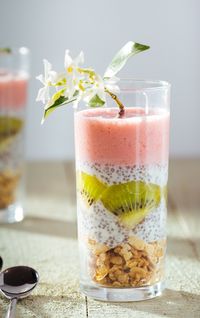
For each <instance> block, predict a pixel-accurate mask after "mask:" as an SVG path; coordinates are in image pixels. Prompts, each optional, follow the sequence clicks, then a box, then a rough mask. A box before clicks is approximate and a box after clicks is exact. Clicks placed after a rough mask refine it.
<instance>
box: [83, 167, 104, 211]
mask: <svg viewBox="0 0 200 318" xmlns="http://www.w3.org/2000/svg"><path fill="white" fill-rule="evenodd" d="M77 188H78V191H79V192H80V193H81V195H82V197H83V199H84V201H85V202H86V204H87V205H88V206H91V205H92V204H93V203H94V202H96V201H97V200H98V199H100V197H101V195H102V193H103V192H104V191H105V189H106V188H107V186H106V185H105V184H104V183H103V182H101V181H99V180H98V179H97V178H96V177H95V176H91V175H89V174H87V173H85V172H80V171H78V172H77Z"/></svg>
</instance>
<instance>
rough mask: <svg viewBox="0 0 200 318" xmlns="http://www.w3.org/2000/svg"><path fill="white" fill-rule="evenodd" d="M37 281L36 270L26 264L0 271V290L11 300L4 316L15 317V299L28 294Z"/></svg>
mask: <svg viewBox="0 0 200 318" xmlns="http://www.w3.org/2000/svg"><path fill="white" fill-rule="evenodd" d="M38 281H39V275H38V273H37V272H36V270H34V269H33V268H31V267H27V266H15V267H10V268H8V269H6V270H4V271H3V272H1V273H0V290H1V292H2V293H3V294H4V295H5V296H6V297H7V298H8V299H10V300H11V301H10V305H9V308H8V311H7V314H6V318H14V317H15V308H16V304H17V300H18V299H20V298H24V297H26V296H28V294H29V293H31V292H32V290H33V289H34V288H35V287H36V285H37V283H38Z"/></svg>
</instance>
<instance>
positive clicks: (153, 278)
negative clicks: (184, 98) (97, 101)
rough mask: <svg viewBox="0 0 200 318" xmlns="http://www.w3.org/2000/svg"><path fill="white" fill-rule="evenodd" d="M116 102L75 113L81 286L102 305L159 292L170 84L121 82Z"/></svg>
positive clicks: (164, 243)
mask: <svg viewBox="0 0 200 318" xmlns="http://www.w3.org/2000/svg"><path fill="white" fill-rule="evenodd" d="M119 86H120V93H119V94H118V98H119V99H120V101H121V102H122V103H123V105H124V106H125V111H124V114H123V115H122V116H119V109H118V107H117V106H116V103H115V100H114V99H111V98H110V97H109V96H108V97H107V101H106V105H105V107H102V108H94V109H91V108H90V109H88V108H82V109H78V110H77V111H76V112H75V145H76V175H77V210H78V235H79V247H80V267H81V268H80V284H81V290H82V291H83V292H84V293H85V294H86V295H88V296H91V297H93V298H95V299H99V300H105V301H134V300H136V301H137V300H145V299H148V298H153V297H155V296H158V295H160V294H161V293H162V290H163V289H164V267H165V252H166V216H167V179H168V150H169V106H170V85H169V84H168V83H167V82H163V81H143V80H141V81H140V80H121V81H120V85H119Z"/></svg>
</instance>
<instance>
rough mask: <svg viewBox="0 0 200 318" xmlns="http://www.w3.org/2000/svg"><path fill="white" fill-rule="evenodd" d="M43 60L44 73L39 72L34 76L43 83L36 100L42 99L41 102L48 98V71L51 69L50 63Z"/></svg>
mask: <svg viewBox="0 0 200 318" xmlns="http://www.w3.org/2000/svg"><path fill="white" fill-rule="evenodd" d="M43 62H44V75H42V74H40V75H39V76H37V77H36V78H37V79H38V80H39V81H40V82H41V83H42V84H43V85H44V87H42V88H40V89H39V92H38V95H37V98H36V101H42V102H43V104H45V102H46V101H47V100H49V98H50V96H49V72H50V71H51V69H52V65H51V64H50V63H49V62H48V61H47V60H43Z"/></svg>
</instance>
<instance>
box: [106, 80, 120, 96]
mask: <svg viewBox="0 0 200 318" xmlns="http://www.w3.org/2000/svg"><path fill="white" fill-rule="evenodd" d="M119 80H120V79H119V78H118V77H116V76H112V77H111V78H107V79H105V88H106V89H107V90H108V91H109V92H111V93H113V94H116V93H119V92H120V89H119V86H118V85H117V84H116V83H117V82H119Z"/></svg>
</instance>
